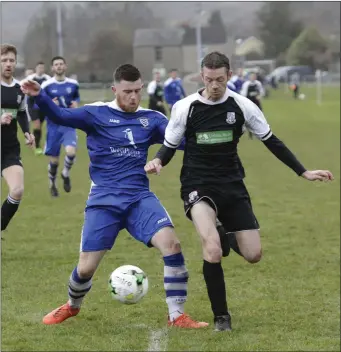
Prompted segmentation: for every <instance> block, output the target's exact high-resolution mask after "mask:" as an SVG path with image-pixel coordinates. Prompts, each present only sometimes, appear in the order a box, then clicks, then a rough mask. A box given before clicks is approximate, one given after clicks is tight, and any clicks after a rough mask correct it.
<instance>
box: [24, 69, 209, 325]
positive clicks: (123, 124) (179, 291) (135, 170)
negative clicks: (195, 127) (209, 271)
mask: <svg viewBox="0 0 341 352" xmlns="http://www.w3.org/2000/svg"><path fill="white" fill-rule="evenodd" d="M142 87H143V84H142V80H141V74H140V72H139V70H138V69H137V68H136V67H134V66H132V65H122V66H120V67H118V68H117V69H116V71H115V73H114V86H113V88H112V89H113V92H114V93H115V94H116V99H115V100H114V101H112V102H109V103H102V102H97V103H94V104H90V105H85V106H83V107H81V108H77V109H67V108H60V107H58V106H56V105H55V104H53V102H52V101H51V99H50V98H49V97H48V95H47V94H46V92H45V91H44V90H43V89H40V87H39V84H38V83H37V82H34V81H26V82H24V83H23V85H22V90H23V92H25V93H27V94H28V95H30V96H35V101H36V103H37V104H38V106H39V108H40V109H41V110H42V111H44V112H45V114H46V115H47V116H48V118H49V119H51V120H52V121H54V123H56V124H58V125H63V126H68V127H72V128H78V129H81V130H83V131H85V132H86V134H87V146H88V152H89V157H90V177H91V181H92V185H91V189H90V194H89V197H88V200H87V204H86V208H85V212H84V225H83V229H82V236H81V252H80V256H79V262H78V265H77V267H76V268H75V269H74V270H73V272H72V274H71V277H70V279H69V300H68V302H67V303H66V304H64V305H62V306H61V307H59V308H57V309H55V310H53V311H52V312H51V313H49V314H47V315H46V316H45V317H44V319H43V322H44V323H45V324H57V323H61V322H62V321H64V320H65V319H67V318H70V317H72V316H75V315H77V314H78V312H79V310H80V307H81V304H82V301H83V298H84V296H85V295H86V294H87V293H88V292H89V290H90V289H91V285H92V277H93V275H94V273H95V271H96V269H97V267H98V265H99V264H100V262H101V260H102V258H103V256H104V255H105V253H106V252H107V250H110V249H111V248H112V247H113V245H114V242H115V240H116V237H117V235H118V233H119V231H120V230H122V229H124V228H125V229H127V231H128V232H129V233H130V234H131V235H132V236H133V237H134V238H135V239H136V240H138V241H140V242H142V243H144V244H145V245H146V246H148V247H155V248H157V249H158V250H159V251H160V252H161V254H162V256H163V261H164V288H165V291H166V297H167V298H166V302H167V305H168V313H169V319H168V325H170V326H178V327H181V328H201V327H205V326H207V325H208V324H207V323H203V322H196V321H194V320H193V319H191V318H190V317H189V316H188V315H187V314H185V313H184V303H185V302H186V300H187V281H188V272H187V269H186V266H185V259H184V256H183V254H182V251H181V246H180V243H179V240H178V238H177V236H176V234H175V231H174V228H173V223H172V221H171V219H170V217H169V215H168V213H167V211H166V210H165V208H164V207H163V206H162V204H161V203H160V201H159V200H158V199H157V197H156V196H155V195H154V193H152V192H151V191H150V189H149V180H148V177H147V175H146V172H145V171H144V165H145V163H146V161H147V156H148V149H149V146H150V145H152V144H155V143H162V141H163V139H164V132H165V129H166V126H167V124H168V120H167V118H166V116H164V115H163V114H161V113H159V112H157V111H153V110H147V109H143V108H141V107H140V106H139V104H140V101H141V95H142ZM179 144H180V143H179ZM127 250H129V249H127Z"/></svg>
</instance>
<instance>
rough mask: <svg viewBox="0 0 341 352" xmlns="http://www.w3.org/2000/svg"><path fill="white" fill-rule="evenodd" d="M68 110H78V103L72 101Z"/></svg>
mask: <svg viewBox="0 0 341 352" xmlns="http://www.w3.org/2000/svg"><path fill="white" fill-rule="evenodd" d="M70 108H72V109H75V108H78V103H77V102H76V101H72V102H71V105H70Z"/></svg>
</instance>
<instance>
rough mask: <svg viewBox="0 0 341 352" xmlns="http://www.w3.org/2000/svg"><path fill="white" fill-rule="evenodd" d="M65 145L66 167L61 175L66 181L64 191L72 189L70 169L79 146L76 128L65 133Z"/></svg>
mask: <svg viewBox="0 0 341 352" xmlns="http://www.w3.org/2000/svg"><path fill="white" fill-rule="evenodd" d="M63 145H64V147H65V158H64V168H63V171H62V174H61V177H62V179H63V181H64V191H65V192H70V191H71V180H70V170H71V168H72V165H73V164H74V162H75V158H76V148H77V134H76V130H74V129H69V130H68V131H66V132H65V133H64V136H63Z"/></svg>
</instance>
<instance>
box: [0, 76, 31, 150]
mask: <svg viewBox="0 0 341 352" xmlns="http://www.w3.org/2000/svg"><path fill="white" fill-rule="evenodd" d="M5 112H8V113H11V114H12V121H11V123H10V124H9V125H1V149H2V150H5V151H10V149H12V148H14V149H15V148H18V147H20V144H19V141H18V137H17V130H18V127H17V120H18V122H19V123H20V125H21V127H22V129H24V130H25V132H28V118H27V114H26V97H25V95H24V93H23V92H22V91H21V89H20V83H19V82H18V81H17V80H15V79H13V81H12V83H11V84H7V83H5V82H3V81H1V115H2V114H4V113H5Z"/></svg>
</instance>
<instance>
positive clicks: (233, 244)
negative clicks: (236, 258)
mask: <svg viewBox="0 0 341 352" xmlns="http://www.w3.org/2000/svg"><path fill="white" fill-rule="evenodd" d="M228 236H229V243H230V247H231V248H232V249H233V250H234V251H235V252H236V253H237V254H239V255H240V256H243V254H242V252H241V251H240V248H239V246H238V242H237V239H236V234H235V233H234V232H230V233H229V234H228Z"/></svg>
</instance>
